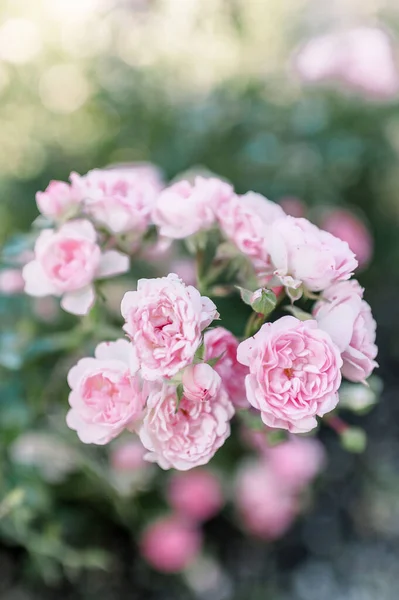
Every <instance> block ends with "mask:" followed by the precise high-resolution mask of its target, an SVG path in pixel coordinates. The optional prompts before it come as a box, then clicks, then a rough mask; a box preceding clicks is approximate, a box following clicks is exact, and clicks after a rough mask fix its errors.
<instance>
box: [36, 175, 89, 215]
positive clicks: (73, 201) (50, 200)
mask: <svg viewBox="0 0 399 600" xmlns="http://www.w3.org/2000/svg"><path fill="white" fill-rule="evenodd" d="M79 202H80V195H79V191H78V190H77V189H76V188H75V186H74V185H73V184H72V185H69V184H68V183H65V182H64V181H50V183H49V184H48V186H47V188H46V189H45V191H44V192H37V194H36V204H37V207H38V209H39V211H40V212H41V213H42V215H44V216H45V217H48V218H49V219H54V220H58V219H62V218H63V217H65V216H67V215H69V214H73V213H75V212H76V211H77V210H78V208H79Z"/></svg>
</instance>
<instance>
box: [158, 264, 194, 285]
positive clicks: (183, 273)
mask: <svg viewBox="0 0 399 600" xmlns="http://www.w3.org/2000/svg"><path fill="white" fill-rule="evenodd" d="M158 261H159V257H158V258H157V262H158ZM169 271H170V272H171V273H176V275H178V276H179V277H180V279H182V280H183V281H184V282H185V283H186V284H187V285H194V286H195V285H196V283H197V273H196V268H195V262H194V260H193V259H192V258H191V259H190V258H177V259H174V260H172V261H171V263H170V266H169Z"/></svg>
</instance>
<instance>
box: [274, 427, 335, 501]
mask: <svg viewBox="0 0 399 600" xmlns="http://www.w3.org/2000/svg"><path fill="white" fill-rule="evenodd" d="M267 457H268V461H269V465H270V468H271V469H272V471H273V472H274V474H275V476H276V478H277V480H278V481H279V483H280V484H281V485H282V486H285V487H286V488H288V489H290V490H293V491H300V490H301V489H302V488H303V487H305V486H306V485H307V484H309V483H310V482H311V480H312V479H313V478H314V477H316V475H317V474H318V473H319V472H320V471H321V469H322V468H323V466H324V463H325V460H326V456H325V451H324V447H323V445H322V444H321V443H320V442H319V440H317V439H316V438H304V437H299V436H295V437H294V436H291V437H290V438H289V439H288V440H287V441H286V442H282V443H281V444H277V445H276V446H273V447H269V448H268V450H267Z"/></svg>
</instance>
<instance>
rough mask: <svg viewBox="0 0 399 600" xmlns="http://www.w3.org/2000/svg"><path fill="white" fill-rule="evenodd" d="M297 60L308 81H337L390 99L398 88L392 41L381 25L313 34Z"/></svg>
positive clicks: (297, 55)
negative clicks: (315, 35)
mask: <svg viewBox="0 0 399 600" xmlns="http://www.w3.org/2000/svg"><path fill="white" fill-rule="evenodd" d="M294 64H295V68H296V70H297V72H298V74H299V76H300V77H301V78H302V79H303V80H305V81H309V82H323V81H337V82H339V83H341V84H343V85H344V86H345V87H347V88H351V89H354V90H358V91H361V92H363V93H364V95H366V96H370V97H371V98H376V99H391V98H394V97H396V96H397V94H398V92H399V73H398V68H397V65H396V63H395V56H394V50H393V45H392V42H391V39H390V37H389V36H388V34H387V33H386V32H385V31H384V30H383V29H380V28H378V27H366V26H364V27H357V28H353V29H349V30H343V31H335V32H332V33H327V34H325V35H320V36H317V37H314V38H312V39H310V40H309V41H308V42H306V43H305V44H304V45H303V46H302V47H301V48H300V49H299V51H298V52H297V54H296V56H295V58H294Z"/></svg>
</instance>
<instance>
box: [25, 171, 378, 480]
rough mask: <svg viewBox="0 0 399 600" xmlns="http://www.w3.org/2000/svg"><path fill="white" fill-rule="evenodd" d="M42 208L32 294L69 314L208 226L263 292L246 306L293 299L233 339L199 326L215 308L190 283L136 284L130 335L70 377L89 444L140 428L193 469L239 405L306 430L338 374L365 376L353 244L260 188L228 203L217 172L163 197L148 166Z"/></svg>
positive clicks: (171, 464)
mask: <svg viewBox="0 0 399 600" xmlns="http://www.w3.org/2000/svg"><path fill="white" fill-rule="evenodd" d="M37 203H38V206H39V208H40V210H41V212H42V213H43V215H45V216H46V217H48V218H50V219H52V221H53V222H54V224H55V225H54V228H52V229H46V230H44V231H42V233H41V234H40V235H39V237H38V239H37V242H36V247H35V256H34V259H33V260H32V261H31V262H29V263H28V264H27V265H26V266H25V268H24V271H23V274H24V278H25V282H26V283H25V290H26V292H27V293H29V294H31V295H37V296H42V295H48V294H52V295H56V296H62V300H61V305H62V307H63V308H64V309H65V310H67V311H70V312H73V313H76V314H85V313H86V312H87V311H88V310H89V309H90V307H91V306H92V305H93V303H94V301H95V280H96V279H100V278H104V277H109V276H113V275H116V274H118V273H123V272H125V271H127V270H128V267H129V257H128V256H127V254H126V252H127V253H128V254H132V253H133V252H135V251H136V250H137V248H138V247H139V246H140V243H141V242H142V241H143V240H144V237H145V235H146V233H147V232H148V231H149V228H150V227H153V228H154V229H155V230H156V231H157V232H158V236H159V237H158V239H164V238H167V239H169V240H170V241H171V240H173V239H177V240H181V239H183V238H190V244H189V247H190V248H203V243H204V238H205V239H206V238H207V236H212V235H213V234H214V233H215V232H217V234H218V236H219V237H218V238H217V239H218V240H219V242H218V243H219V244H221V245H223V251H221V252H220V253H219V260H226V257H227V261H229V260H235V259H236V258H237V257H240V260H241V261H244V262H245V261H246V265H247V266H248V269H249V271H250V273H251V275H250V281H251V283H250V284H249V283H248V285H252V286H253V287H252V291H254V287H257V288H259V289H258V290H257V291H256V293H255V294H253V295H252V299H253V300H251V302H252V301H254V300H255V299H256V303H255V302H254V303H253V307H254V310H256V312H259V311H260V309H259V306H261V304H262V294H263V292H262V290H265V289H266V288H267V289H268V290H270V289H274V290H275V291H276V290H278V293H279V300H283V299H284V297H288V298H289V300H290V302H291V306H289V307H288V308H289V309H290V310H291V312H292V313H293V315H294V316H283V317H281V318H279V319H278V320H276V321H274V322H266V323H264V324H263V325H262V322H264V321H265V320H266V318H269V317H270V314H269V312H270V311H269V312H268V313H267V314H266V313H265V314H263V313H262V314H260V315H258V316H257V318H258V322H259V323H260V324H261V325H262V326H261V327H260V328H259V327H258V328H257V330H250V331H249V337H247V339H244V340H243V341H241V343H239V341H238V340H237V339H236V338H235V337H234V336H233V335H232V334H231V333H230V332H229V331H227V330H226V329H224V328H223V327H216V328H214V329H208V327H209V326H210V325H211V323H212V322H213V321H214V320H215V319H218V318H219V315H218V312H217V308H216V306H215V304H214V302H213V301H212V300H210V299H209V298H208V297H207V296H205V295H201V294H200V292H199V291H198V290H197V289H196V288H195V287H194V286H192V285H186V284H185V283H183V281H182V280H181V279H180V278H179V277H178V276H177V275H175V274H173V273H171V274H169V275H168V276H167V277H160V278H155V279H141V280H140V281H139V282H138V285H137V290H136V291H129V292H127V293H126V294H125V296H124V298H123V300H122V303H121V313H122V316H123V318H124V321H125V325H124V331H125V333H126V335H127V337H128V340H118V341H117V342H108V343H102V344H100V345H99V346H98V347H97V349H96V351H95V358H84V359H82V360H81V361H79V363H78V364H77V365H76V366H75V367H74V368H73V369H72V370H71V371H70V373H69V379H68V381H69V384H70V387H71V388H72V392H71V394H70V405H71V410H70V411H69V413H68V419H67V420H68V424H69V426H70V427H71V428H73V429H75V430H76V431H77V432H78V435H79V437H80V439H81V440H82V441H83V442H87V443H97V444H105V443H108V442H109V441H110V440H111V439H112V438H114V437H116V436H117V435H119V434H120V433H121V432H122V431H123V430H125V429H127V430H131V431H135V432H137V434H138V436H139V438H140V440H141V442H142V444H143V446H144V447H145V448H146V449H147V451H148V452H147V455H146V458H147V460H149V461H153V462H157V463H158V464H159V465H160V466H161V467H162V468H164V469H169V468H175V469H179V470H188V469H191V468H192V467H195V466H198V465H204V464H206V463H207V462H208V461H209V460H210V459H211V458H212V456H213V455H214V454H215V452H216V451H217V450H218V449H219V448H220V447H221V446H222V445H223V443H224V442H225V440H226V438H227V437H228V436H229V434H230V420H231V419H232V417H233V415H234V412H235V409H240V410H253V409H256V410H257V411H259V414H260V416H261V418H262V420H263V422H264V423H265V424H266V425H267V426H268V427H272V428H280V429H286V430H288V431H290V432H292V433H304V432H308V431H310V430H311V429H313V428H314V427H316V425H317V420H316V417H323V416H324V415H325V414H326V413H328V412H330V411H332V410H333V409H334V408H335V407H336V405H337V403H338V390H339V387H340V384H341V378H342V375H343V376H344V377H346V378H347V379H349V380H350V381H355V382H359V381H364V380H365V379H366V378H367V377H368V376H369V375H370V374H371V372H372V371H373V369H374V367H375V366H376V362H375V357H376V354H377V347H376V345H375V322H374V320H373V318H372V315H371V310H370V307H369V305H368V304H367V303H366V301H365V300H364V299H363V289H362V288H361V287H360V285H359V284H358V283H357V281H356V280H353V279H352V280H351V279H350V278H351V276H352V274H353V272H354V270H355V269H356V267H357V264H358V263H357V260H356V257H355V255H354V253H353V252H352V251H351V250H350V248H349V246H348V244H347V243H346V242H345V241H342V240H340V239H338V238H337V237H334V235H332V234H331V233H328V232H326V231H323V230H321V229H319V228H318V227H317V226H315V225H313V224H312V223H310V222H309V221H308V220H307V219H305V218H295V217H292V216H288V215H286V213H285V212H284V210H283V209H282V208H281V206H279V205H277V204H275V203H274V202H271V201H270V200H267V199H266V198H264V197H263V196H261V195H260V194H257V193H254V192H248V193H247V194H245V195H242V196H240V195H237V194H236V193H235V192H234V189H233V187H232V186H231V185H230V184H228V183H226V182H224V181H222V180H219V179H217V178H215V177H211V178H204V177H197V178H195V180H194V182H189V181H180V182H178V183H174V184H172V185H170V186H168V187H166V188H164V189H162V186H161V184H160V180H159V177H158V175H157V172H156V171H155V170H151V168H149V167H140V168H137V167H136V168H134V169H127V168H126V169H110V170H104V171H100V170H97V171H91V172H90V173H88V174H87V175H86V176H84V177H80V176H78V175H76V174H72V175H71V184H70V185H69V184H66V183H62V182H52V183H51V184H50V186H49V187H48V189H47V190H46V191H45V192H42V193H39V194H38V195H37ZM220 240H221V241H220ZM121 248H123V249H124V252H121V251H120V249H121ZM216 256H217V257H218V254H217V253H216ZM221 257H222V258H221ZM207 267H208V268H209V270H211V268H212V265H207ZM239 277H240V274H239V276H238V280H237V281H235V282H240V283H242V281H241V280H240V279H239ZM254 282H257V283H256V285H255V284H254ZM244 283H245V282H244ZM276 293H277V291H276ZM250 295H251V294H250ZM301 298H305V299H306V301H307V302H309V301H310V300H314V299H315V300H316V302H315V303H314V306H313V309H312V312H311V313H305V312H304V311H303V310H298V309H297V307H296V306H295V305H294V303H295V302H297V301H300V300H301ZM255 316H256V315H255ZM251 334H252V335H251Z"/></svg>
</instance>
